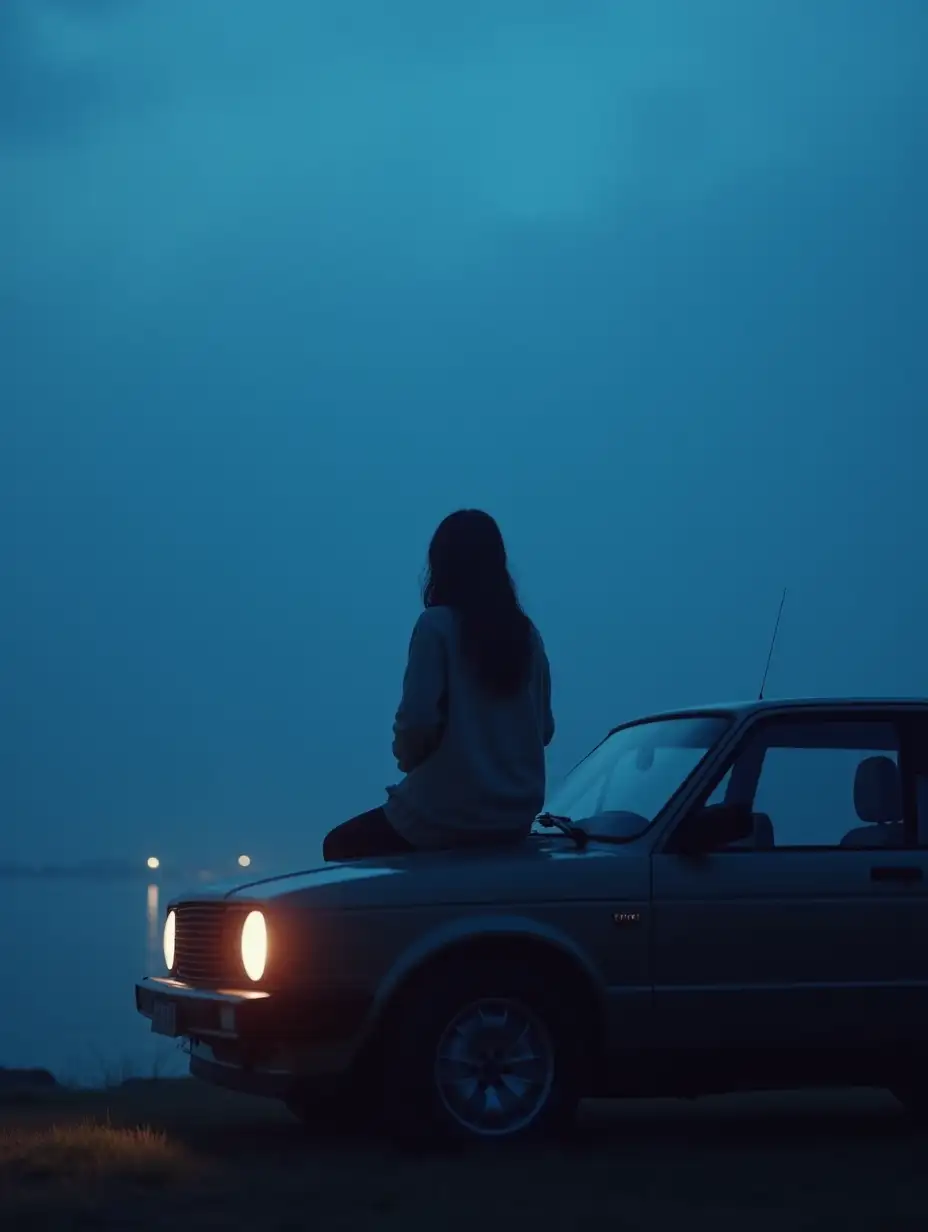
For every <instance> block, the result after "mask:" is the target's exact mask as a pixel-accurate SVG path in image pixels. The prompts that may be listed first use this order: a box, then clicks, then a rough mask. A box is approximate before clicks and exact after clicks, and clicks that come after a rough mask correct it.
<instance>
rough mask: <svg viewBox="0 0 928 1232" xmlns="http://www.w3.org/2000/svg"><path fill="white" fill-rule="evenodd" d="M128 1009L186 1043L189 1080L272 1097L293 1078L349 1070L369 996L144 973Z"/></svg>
mask: <svg viewBox="0 0 928 1232" xmlns="http://www.w3.org/2000/svg"><path fill="white" fill-rule="evenodd" d="M135 1005H136V1009H137V1010H138V1012H139V1013H140V1014H141V1015H142V1016H143V1017H145V1018H148V1019H149V1020H150V1021H151V1023H152V1030H153V1031H154V1032H155V1033H157V1034H160V1035H165V1036H168V1037H172V1038H180V1039H187V1040H188V1041H189V1044H190V1068H191V1072H192V1073H193V1074H194V1075H195V1076H197V1077H202V1078H204V1079H206V1080H207V1081H210V1082H216V1083H218V1084H219V1085H223V1086H231V1087H235V1088H236V1089H238V1090H246V1091H255V1092H256V1093H267V1094H278V1093H279V1091H280V1090H282V1089H284V1088H285V1087H286V1086H288V1085H292V1083H293V1081H294V1080H295V1079H298V1078H302V1077H315V1076H318V1075H324V1074H336V1073H340V1072H343V1071H344V1070H346V1069H348V1068H350V1065H351V1063H352V1061H353V1059H354V1057H355V1056H356V1054H357V1052H358V1049H359V1047H360V1044H361V1042H362V1040H363V1037H364V1032H365V1028H366V1024H367V1022H368V1017H369V1011H370V1008H371V998H370V997H369V996H367V995H366V994H362V993H359V992H357V991H355V990H348V989H339V990H330V991H326V992H316V993H312V994H308V993H302V992H291V991H287V992H282V991H274V992H265V991H261V990H255V989H212V988H194V987H192V986H191V985H189V984H185V983H183V982H182V981H180V980H175V979H171V978H170V977H165V976H149V977H148V978H146V979H144V980H141V981H140V982H139V983H137V984H136V986H135Z"/></svg>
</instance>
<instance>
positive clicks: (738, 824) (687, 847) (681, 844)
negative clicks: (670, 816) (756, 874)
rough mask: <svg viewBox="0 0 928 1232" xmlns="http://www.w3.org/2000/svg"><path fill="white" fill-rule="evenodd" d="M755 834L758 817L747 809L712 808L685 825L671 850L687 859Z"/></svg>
mask: <svg viewBox="0 0 928 1232" xmlns="http://www.w3.org/2000/svg"><path fill="white" fill-rule="evenodd" d="M753 833H754V814H753V813H752V812H751V810H750V809H749V808H748V807H747V806H746V805H744V804H711V805H709V806H708V807H707V808H701V809H696V811H695V812H693V813H690V814H689V816H687V817H685V818H684V819H683V821H681V823H680V825H679V826H677V829H676V831H675V832H674V836H673V840H672V843H671V847H670V850H671V851H673V852H676V853H678V854H680V855H686V856H696V855H703V854H706V853H708V852H710V851H718V849H719V848H720V847H726V846H727V845H728V844H729V843H737V842H739V841H740V840H741V839H745V838H750V837H751V835H752V834H753Z"/></svg>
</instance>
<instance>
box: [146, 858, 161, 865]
mask: <svg viewBox="0 0 928 1232" xmlns="http://www.w3.org/2000/svg"><path fill="white" fill-rule="evenodd" d="M145 863H146V864H147V865H148V867H149V868H160V867H161V861H160V860H159V859H158V857H157V856H149V857H148V859H147V860H146V861H145Z"/></svg>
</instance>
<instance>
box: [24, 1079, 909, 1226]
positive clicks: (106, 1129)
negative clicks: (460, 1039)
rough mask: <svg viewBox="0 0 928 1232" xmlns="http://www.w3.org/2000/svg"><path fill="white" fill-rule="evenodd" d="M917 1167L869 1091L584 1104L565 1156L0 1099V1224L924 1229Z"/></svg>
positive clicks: (252, 1109) (56, 1098) (101, 1096)
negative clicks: (420, 1147)
mask: <svg viewBox="0 0 928 1232" xmlns="http://www.w3.org/2000/svg"><path fill="white" fill-rule="evenodd" d="M926 1165H928V1138H925V1137H923V1136H921V1135H919V1134H916V1133H914V1132H913V1131H912V1130H911V1128H910V1127H908V1126H907V1125H906V1123H905V1121H904V1119H903V1118H902V1117H901V1116H900V1115H899V1112H898V1109H897V1107H896V1105H895V1104H894V1102H893V1101H892V1100H891V1099H890V1097H889V1096H884V1095H882V1094H880V1093H874V1092H857V1093H854V1092H840V1093H834V1094H822V1095H800V1096H789V1095H783V1096H765V1097H760V1096H758V1097H752V1098H748V1097H738V1098H729V1099H727V1100H721V1099H719V1100H704V1101H703V1100H701V1101H697V1102H695V1103H691V1104H688V1103H677V1102H674V1101H655V1102H647V1103H644V1102H642V1103H627V1104H626V1103H613V1104H603V1105H590V1106H589V1107H588V1108H587V1109H585V1111H584V1115H583V1118H582V1121H581V1126H580V1129H579V1131H578V1134H577V1137H576V1139H575V1141H573V1142H572V1143H571V1144H570V1145H568V1146H567V1147H560V1148H558V1147H554V1146H549V1147H537V1148H532V1149H530V1148H527V1147H526V1148H524V1149H520V1150H517V1151H507V1152H506V1153H505V1154H504V1155H502V1156H498V1157H493V1156H480V1155H473V1154H471V1155H460V1156H455V1155H453V1154H444V1155H442V1154H436V1155H434V1156H431V1157H429V1158H415V1157H410V1156H405V1155H402V1154H400V1153H398V1152H397V1151H396V1150H394V1149H393V1148H391V1147H390V1146H389V1145H387V1144H384V1143H382V1142H379V1141H375V1140H365V1139H363V1138H360V1137H359V1138H358V1139H357V1140H356V1141H346V1140H336V1139H334V1138H329V1139H326V1138H324V1137H316V1138H313V1137H310V1136H308V1135H307V1134H306V1133H305V1131H303V1130H301V1128H300V1127H299V1126H297V1125H296V1124H294V1123H293V1122H292V1121H291V1120H290V1118H289V1117H288V1116H287V1114H286V1113H285V1112H284V1111H282V1110H281V1109H279V1108H277V1107H276V1106H275V1105H273V1104H268V1103H264V1102H262V1101H256V1100H250V1099H247V1098H244V1097H239V1096H235V1095H231V1094H227V1093H223V1092H218V1091H211V1090H209V1089H207V1088H203V1087H201V1086H199V1085H198V1084H196V1083H193V1082H188V1081H169V1080H163V1081H155V1082H147V1083H138V1084H131V1085H130V1086H129V1087H126V1088H122V1089H114V1090H111V1091H95V1092H78V1091H70V1092H69V1091H59V1092H56V1093H52V1094H50V1095H49V1096H48V1097H46V1098H43V1099H41V1100H37V1101H35V1102H33V1103H31V1104H29V1105H25V1106H10V1107H6V1108H3V1107H0V1228H2V1229H3V1230H4V1232H19V1229H36V1230H38V1229H41V1230H42V1232H64V1230H65V1229H68V1230H70V1229H77V1228H81V1229H85V1228H95V1229H104V1228H105V1229H120V1230H125V1232H129V1230H130V1229H142V1230H147V1229H154V1228H163V1227H171V1226H172V1225H175V1226H177V1227H188V1226H189V1227H197V1228H198V1229H220V1228H221V1229H229V1230H230V1232H235V1230H236V1229H239V1228H241V1229H245V1228H248V1229H249V1230H250V1232H253V1229H254V1228H256V1227H258V1228H260V1229H261V1230H262V1232H295V1230H296V1229H303V1228H318V1229H320V1230H324V1232H367V1230H369V1229H370V1230H372V1229H374V1228H377V1229H378V1230H386V1232H391V1230H396V1232H399V1230H400V1229H402V1232H419V1230H420V1229H421V1232H426V1230H428V1232H431V1230H432V1229H435V1228H439V1227H440V1228H442V1230H443V1232H459V1230H460V1232H463V1230H464V1229H467V1232H473V1228H474V1227H475V1226H477V1227H479V1228H480V1229H481V1232H495V1229H503V1228H505V1229H507V1232H509V1230H510V1229H511V1228H512V1227H513V1226H514V1225H522V1224H529V1225H531V1226H532V1227H533V1229H534V1232H546V1230H547V1229H555V1228H558V1229H559V1228H562V1227H567V1228H571V1229H576V1230H578V1232H586V1230H589V1232H592V1230H593V1229H596V1230H597V1232H599V1230H601V1229H613V1228H614V1229H617V1230H618V1229H621V1230H622V1232H628V1230H637V1229H655V1230H658V1232H659V1230H660V1229H663V1228H667V1229H670V1228H673V1229H674V1230H675V1232H676V1229H678V1228H679V1227H681V1226H684V1225H685V1226H686V1227H687V1229H701V1228H707V1229H708V1228H711V1229H712V1232H728V1230H729V1229H731V1232H735V1230H736V1229H737V1232H745V1230H747V1229H750V1230H751V1232H792V1230H793V1229H797V1230H803V1232H805V1230H808V1232H838V1230H839V1229H840V1232H859V1230H863V1229H868V1230H869V1229H873V1232H915V1230H916V1229H918V1232H924V1229H925V1228H926V1227H928V1166H926Z"/></svg>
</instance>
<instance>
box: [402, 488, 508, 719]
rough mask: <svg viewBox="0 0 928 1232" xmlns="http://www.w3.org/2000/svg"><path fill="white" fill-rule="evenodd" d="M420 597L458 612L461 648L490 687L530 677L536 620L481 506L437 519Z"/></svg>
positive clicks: (500, 690)
mask: <svg viewBox="0 0 928 1232" xmlns="http://www.w3.org/2000/svg"><path fill="white" fill-rule="evenodd" d="M422 598H423V602H424V603H425V606H426V607H450V608H453V609H454V611H455V612H456V613H457V615H458V619H459V621H460V631H461V650H462V652H463V655H464V658H465V659H466V660H467V662H468V663H469V665H470V666H471V668H472V669H473V671H474V674H475V675H476V677H477V679H478V680H479V682H480V683H481V684H482V685H483V687H484V688H485V689H487V690H488V691H489V692H490V693H494V694H496V695H497V696H500V697H507V696H511V695H512V694H513V693H516V692H518V690H519V689H520V688H521V687H522V686H523V685H524V684H525V682H526V680H527V679H528V674H529V668H530V665H531V660H532V624H531V621H530V620H529V618H528V617H527V616H526V614H525V612H524V611H523V610H522V606H521V604H520V603H519V597H518V594H517V593H516V587H515V583H514V582H513V580H512V578H511V577H510V574H509V568H508V566H507V563H506V545H505V544H504V543H503V536H502V534H501V533H500V529H499V527H498V526H497V524H496V521H495V520H494V519H493V518H491V517H490V515H489V514H488V513H484V512H483V511H482V510H480V509H459V510H458V511H457V513H451V514H449V515H448V517H446V518H445V520H444V521H443V522H442V523H441V524H440V525H439V527H438V530H436V532H435V534H434V535H433V536H432V542H431V543H430V544H429V558H428V569H427V571H426V576H425V584H424V586H423V590H422Z"/></svg>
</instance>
